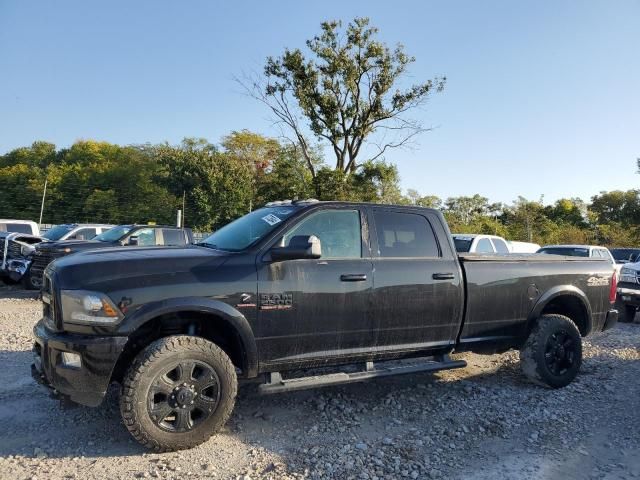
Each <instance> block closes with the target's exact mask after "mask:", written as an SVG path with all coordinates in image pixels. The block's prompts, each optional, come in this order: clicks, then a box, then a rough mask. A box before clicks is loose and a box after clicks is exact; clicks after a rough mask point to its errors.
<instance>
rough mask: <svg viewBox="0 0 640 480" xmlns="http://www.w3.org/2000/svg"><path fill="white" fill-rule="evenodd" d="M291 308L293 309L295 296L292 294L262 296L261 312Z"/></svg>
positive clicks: (267, 294)
mask: <svg viewBox="0 0 640 480" xmlns="http://www.w3.org/2000/svg"><path fill="white" fill-rule="evenodd" d="M290 308H293V294H291V293H262V294H260V310H287V309H290Z"/></svg>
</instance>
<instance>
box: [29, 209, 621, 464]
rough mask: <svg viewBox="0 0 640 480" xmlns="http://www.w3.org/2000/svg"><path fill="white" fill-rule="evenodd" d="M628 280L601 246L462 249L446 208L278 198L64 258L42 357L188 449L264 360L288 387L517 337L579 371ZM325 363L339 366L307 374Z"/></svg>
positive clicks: (67, 393) (432, 361)
mask: <svg viewBox="0 0 640 480" xmlns="http://www.w3.org/2000/svg"><path fill="white" fill-rule="evenodd" d="M615 281H616V280H615V275H613V268H612V266H611V264H610V263H609V262H607V261H605V260H602V259H584V258H576V257H558V256H554V255H540V256H531V255H530V256H526V257H519V256H509V255H505V256H496V255H477V254H465V255H460V256H458V255H457V254H456V251H455V248H454V244H453V240H452V238H451V234H450V232H449V229H448V227H447V224H446V223H445V221H444V218H443V216H442V215H441V213H440V212H438V211H436V210H431V209H425V208H417V207H398V206H386V205H369V204H354V203H338V202H317V201H299V202H277V203H272V204H268V205H267V206H266V207H264V208H261V209H259V210H256V211H254V212H252V213H250V214H248V215H245V216H244V217H241V218H240V219H238V220H236V221H234V222H232V223H230V224H229V225H227V226H226V227H224V228H222V229H220V230H218V231H217V232H215V233H214V234H213V235H211V236H210V237H208V238H207V239H206V240H205V241H204V242H202V243H200V244H199V245H196V246H190V247H186V248H137V249H110V248H106V249H102V250H100V251H94V252H86V253H78V254H76V255H72V256H70V257H66V258H63V259H60V260H57V261H55V262H53V263H52V264H51V265H49V267H47V269H46V272H45V280H44V285H43V291H42V299H43V308H44V315H43V318H42V320H41V321H40V322H38V323H37V325H36V326H35V327H34V336H35V345H34V355H35V357H34V358H35V362H34V364H33V367H32V374H33V376H34V378H36V379H37V380H38V381H39V382H41V383H43V384H45V385H48V386H49V387H51V388H53V389H55V393H56V394H57V395H58V396H62V397H63V398H65V399H67V400H69V399H70V400H71V401H73V402H76V403H80V404H84V405H89V406H97V405H99V404H100V403H101V402H102V400H103V397H104V396H105V392H106V391H107V387H108V386H109V384H110V383H111V382H118V383H119V384H120V385H121V386H122V389H121V396H120V409H121V414H122V418H123V421H124V424H125V425H126V427H127V428H128V429H129V431H130V432H131V434H132V435H133V436H134V437H135V438H136V439H137V440H138V441H139V442H141V443H142V444H144V445H146V446H147V447H149V448H152V449H154V450H156V451H166V450H174V449H180V448H188V447H191V446H194V445H197V444H199V443H201V442H203V441H205V440H206V439H207V438H209V437H210V436H211V435H212V434H213V433H215V432H216V431H217V430H218V429H220V428H221V427H222V426H223V424H224V423H225V422H226V421H227V419H228V418H229V416H230V414H231V411H232V409H233V406H234V402H235V398H236V392H237V383H238V378H240V379H250V378H255V377H258V376H260V375H263V376H264V383H262V384H261V385H260V387H259V388H260V390H261V391H262V392H264V393H274V392H282V391H291V390H296V389H303V388H310V387H314V386H319V385H334V384H339V383H346V382H354V381H360V380H364V379H369V378H374V377H381V376H385V375H392V374H400V373H411V372H417V371H429V370H440V369H447V368H457V367H464V366H465V365H466V364H465V362H464V361H463V360H453V359H450V358H449V357H448V354H450V353H452V352H463V351H474V352H479V353H493V352H502V351H506V350H508V349H512V348H514V349H519V350H520V352H521V360H522V368H523V371H524V373H525V375H527V376H528V377H529V378H530V379H531V380H533V381H534V382H536V383H538V384H540V385H543V386H546V387H551V388H558V387H563V386H565V385H567V384H568V383H570V382H571V381H572V380H573V379H574V378H575V376H576V375H577V373H578V370H579V368H580V365H581V360H582V341H581V337H583V336H586V335H589V334H591V333H593V332H598V331H602V330H605V329H607V328H610V327H611V326H613V325H614V324H615V322H616V320H617V311H616V310H615V309H614V308H613V307H612V302H613V301H615V293H616V285H615ZM408 357H415V359H414V361H412V362H409V363H408V362H407V361H406V360H402V361H396V362H387V363H381V362H382V361H386V360H398V359H406V358H408ZM416 359H419V361H418V362H417V363H416ZM357 364H361V365H362V368H361V369H355V366H356V365H357ZM338 366H343V367H342V368H338ZM309 367H324V368H322V369H320V370H321V371H322V372H323V373H325V374H323V375H318V372H317V371H316V372H315V374H314V375H312V376H307V377H304V376H302V377H300V376H299V375H298V374H296V375H293V376H292V375H291V374H290V372H291V371H292V370H301V369H308V368H309Z"/></svg>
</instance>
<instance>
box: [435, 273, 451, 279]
mask: <svg viewBox="0 0 640 480" xmlns="http://www.w3.org/2000/svg"><path fill="white" fill-rule="evenodd" d="M432 278H433V279H434V280H453V279H454V278H455V277H454V275H453V273H434V274H433V275H432Z"/></svg>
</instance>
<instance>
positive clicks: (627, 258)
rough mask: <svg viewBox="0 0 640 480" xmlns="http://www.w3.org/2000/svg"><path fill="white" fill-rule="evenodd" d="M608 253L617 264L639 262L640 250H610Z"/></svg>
mask: <svg viewBox="0 0 640 480" xmlns="http://www.w3.org/2000/svg"><path fill="white" fill-rule="evenodd" d="M609 251H610V252H611V255H613V258H614V259H615V261H616V263H617V264H620V265H624V264H625V263H635V262H637V261H638V260H639V258H638V256H640V248H610V249H609Z"/></svg>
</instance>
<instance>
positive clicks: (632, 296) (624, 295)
mask: <svg viewBox="0 0 640 480" xmlns="http://www.w3.org/2000/svg"><path fill="white" fill-rule="evenodd" d="M617 294H618V299H620V300H622V302H623V303H624V304H625V305H633V306H635V307H640V290H638V289H635V288H626V287H618V290H617Z"/></svg>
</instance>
